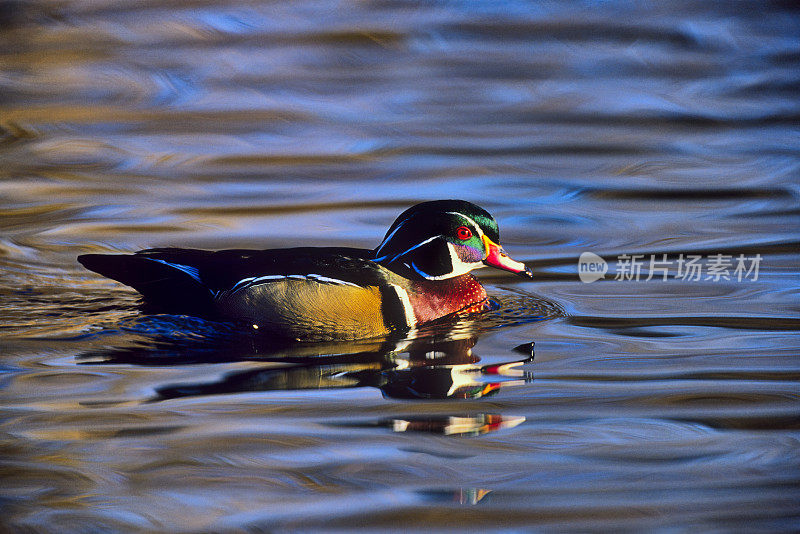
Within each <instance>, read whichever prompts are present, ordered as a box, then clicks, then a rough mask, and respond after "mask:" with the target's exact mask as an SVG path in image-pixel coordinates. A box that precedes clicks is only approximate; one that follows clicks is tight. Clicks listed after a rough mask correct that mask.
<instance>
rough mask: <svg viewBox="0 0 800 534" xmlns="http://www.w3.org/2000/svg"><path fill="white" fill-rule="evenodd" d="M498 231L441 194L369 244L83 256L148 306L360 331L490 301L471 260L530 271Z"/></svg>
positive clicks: (256, 323)
mask: <svg viewBox="0 0 800 534" xmlns="http://www.w3.org/2000/svg"><path fill="white" fill-rule="evenodd" d="M499 241H500V233H499V229H498V225H497V222H496V221H495V219H494V218H493V217H492V216H491V215H490V214H489V213H488V212H487V211H486V210H484V209H483V208H481V207H479V206H477V205H475V204H473V203H471V202H468V201H465V200H434V201H428V202H423V203H420V204H416V205H414V206H412V207H410V208H408V209H406V210H405V211H404V212H402V213H401V214H400V215H399V216H398V217H397V219H396V220H395V221H394V222H393V223H392V225H391V226H390V227H389V229H388V230H387V232H386V235H385V236H384V238H383V240H382V241H381V242H380V243H379V244H378V246H377V247H376V248H374V249H372V250H369V249H359V248H348V247H294V248H281V249H266V250H250V249H226V250H218V251H210V250H200V249H189V248H150V249H145V250H140V251H138V252H135V253H133V254H84V255H81V256H78V262H80V263H81V264H82V265H83V266H84V267H86V268H87V269H89V270H91V271H94V272H96V273H98V274H101V275H103V276H105V277H107V278H111V279H113V280H116V281H118V282H121V283H122V284H125V285H128V286H130V287H132V288H134V289H135V290H137V291H138V292H139V293H140V294H141V295H142V297H143V302H144V303H145V305H147V306H150V307H151V309H153V307H155V308H156V309H158V310H159V311H162V312H167V313H182V314H187V315H192V316H199V317H206V316H211V317H213V318H215V319H221V320H226V321H231V322H237V323H242V324H244V325H246V326H247V327H248V328H252V329H253V330H258V331H259V332H264V333H269V334H271V335H273V336H276V337H278V338H283V339H289V340H297V341H306V340H310V341H314V340H353V339H367V338H373V337H382V336H387V335H390V334H393V333H407V332H408V331H409V330H412V329H415V328H417V327H418V326H419V325H422V324H425V323H430V322H433V321H437V320H439V319H442V318H445V317H450V316H460V315H464V314H471V313H478V312H481V311H485V310H486V309H489V308H490V300H489V297H488V295H487V293H486V290H485V288H484V287H483V286H482V285H481V283H480V282H479V281H478V280H477V279H476V278H475V276H474V275H473V274H471V273H472V271H474V270H475V269H479V268H481V267H486V266H489V267H494V268H497V269H501V270H504V271H508V272H511V273H514V274H516V275H518V276H522V277H524V278H527V279H531V278H533V273H532V271H531V269H530V268H528V267H527V266H526V265H525V264H524V263H522V262H518V261H516V260H513V259H512V258H511V257H510V256H509V255H508V254H507V253H506V252H505V250H504V249H503V247H502V246H500V245H499V244H498V243H499Z"/></svg>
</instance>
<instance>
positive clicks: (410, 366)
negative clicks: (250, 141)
mask: <svg viewBox="0 0 800 534" xmlns="http://www.w3.org/2000/svg"><path fill="white" fill-rule="evenodd" d="M215 326H219V325H218V324H215ZM423 334H425V333H423ZM427 334H428V335H420V332H418V333H417V336H418V337H415V338H411V339H408V338H402V339H379V340H372V341H370V340H367V341H355V342H353V341H349V342H338V343H298V344H286V343H284V342H277V341H276V340H274V339H271V338H265V337H259V336H257V335H254V334H249V335H248V334H245V333H243V332H237V331H236V330H235V328H234V327H229V329H228V330H224V329H221V330H220V331H219V332H218V334H217V335H215V336H211V335H205V336H196V337H189V338H175V337H174V336H173V337H170V336H161V337H160V338H157V339H156V340H155V341H153V343H152V344H151V345H150V346H134V347H125V348H118V349H111V350H106V351H103V352H92V353H85V354H83V355H81V356H79V360H80V361H81V362H83V363H115V364H133V365H147V366H152V365H171V364H188V363H224V362H235V361H256V362H260V363H259V364H257V365H258V366H257V367H255V368H252V369H247V370H245V371H236V372H232V373H228V374H225V375H224V376H222V377H221V378H220V379H218V380H215V381H211V382H202V383H185V384H171V385H165V386H163V387H159V388H158V389H157V397H156V398H154V399H151V400H154V401H155V400H166V399H174V398H181V397H194V396H201V395H220V394H231V393H242V392H252V391H278V390H309V389H334V388H357V387H374V388H377V389H379V390H380V391H381V393H382V394H383V395H384V396H385V397H387V398H394V399H477V398H481V397H485V396H488V395H493V394H495V393H497V391H499V390H500V389H501V388H502V387H506V386H511V385H519V384H524V383H526V382H528V381H530V380H532V375H531V373H530V372H529V371H527V370H524V369H522V366H523V365H524V364H526V363H530V362H532V361H533V351H532V350H531V349H530V348H529V347H531V346H532V344H531V345H526V346H525V347H528V348H524V349H521V350H523V351H527V353H528V354H527V356H526V357H525V358H524V359H520V360H514V361H509V362H504V363H499V364H498V363H493V364H486V365H481V364H480V358H479V357H478V356H477V355H476V354H475V353H474V352H473V351H472V348H473V347H474V346H475V343H476V342H477V340H478V337H479V332H478V331H477V327H476V326H475V325H474V324H473V323H470V322H468V321H464V320H461V321H458V322H456V323H453V324H449V325H437V328H434V329H433V331H432V332H431V331H429V332H427ZM485 423H486V424H487V425H490V426H491V425H492V424H493V423H491V422H485ZM450 424H451V423H449V422H446V423H437V426H442V425H443V426H445V427H446V426H448V425H450ZM474 424H477V422H476V423H474ZM415 426H416V425H415V424H414V423H413V422H411V421H408V422H407V424H406V427H407V428H412V429H413V428H415ZM482 426H483V423H481V424H479V425H478V427H477V428H481V427H482ZM445 433H447V432H445Z"/></svg>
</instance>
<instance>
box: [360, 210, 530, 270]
mask: <svg viewBox="0 0 800 534" xmlns="http://www.w3.org/2000/svg"><path fill="white" fill-rule="evenodd" d="M499 240H500V231H499V230H498V228H497V222H495V220H494V218H493V217H492V216H491V215H489V213H488V212H487V211H486V210H484V209H483V208H480V207H478V206H476V205H475V204H472V203H470V202H466V201H464V200H435V201H433V202H423V203H422V204H417V205H416V206H413V207H411V208H409V209H407V210H406V211H404V212H403V213H401V214H400V216H399V217H398V218H397V220H395V222H394V223H393V224H392V226H391V227H389V230H388V231H387V232H386V236H385V237H384V238H383V241H381V244H380V245H378V247H377V248H376V249H375V250H374V251H373V254H374V261H375V262H376V263H379V264H381V265H383V266H384V267H386V268H387V269H389V270H391V271H394V272H396V273H398V274H400V275H402V276H405V277H406V278H412V279H413V278H415V279H419V278H424V279H427V280H444V279H446V278H452V277H455V276H460V275H463V274H466V273H468V272H470V271H472V270H473V269H478V268H480V267H484V266H486V265H489V266H492V267H496V268H498V269H503V270H505V271H510V272H512V273H516V274H518V275H520V276H524V277H526V278H533V273H532V272H531V270H530V269H528V268H527V267H526V266H525V264H524V263H520V262H518V261H514V260H512V259H511V258H510V257H509V256H508V254H506V253H505V251H504V250H503V247H501V246H500V245H499V244H498V242H499Z"/></svg>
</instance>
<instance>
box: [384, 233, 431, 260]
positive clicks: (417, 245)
mask: <svg viewBox="0 0 800 534" xmlns="http://www.w3.org/2000/svg"><path fill="white" fill-rule="evenodd" d="M440 237H442V236H440V235H435V236H433V237H429V238H428V239H426V240H425V241H422V242H421V243H417V244H416V245H414V246H413V247H411V248H410V249H408V250H405V251H403V252H401V253H400V254H397V255H395V256H394V257H393V258H392V259H391V260H389V263H392V262H395V261H397V259H398V258H401V257H403V256H405V255H406V254H408V253H409V252H411V251H412V250H414V249H416V248H419V247H421V246H422V245H426V244H428V243H430V242H431V241H433V240H434V239H438V238H440ZM387 257H388V256H383V257H381V258H375V260H373V261H376V262H377V261H384V260H385V259H386V258H387Z"/></svg>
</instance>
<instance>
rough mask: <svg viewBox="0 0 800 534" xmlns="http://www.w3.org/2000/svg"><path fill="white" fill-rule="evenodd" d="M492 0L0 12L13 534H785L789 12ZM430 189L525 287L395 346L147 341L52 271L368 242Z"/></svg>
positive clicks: (796, 459)
mask: <svg viewBox="0 0 800 534" xmlns="http://www.w3.org/2000/svg"><path fill="white" fill-rule="evenodd" d="M500 6H501V4H500V3H491V2H486V3H483V2H467V1H464V2H457V1H454V2H424V3H410V2H409V3H406V2H393V1H367V2H357V3H338V2H314V1H300V2H291V3H288V2H286V3H284V2H250V1H241V2H236V1H233V2H225V1H215V0H202V1H189V2H180V3H167V2H163V3H162V2H159V1H157V0H155V1H149V0H148V1H141V2H127V1H126V2H122V1H115V0H105V1H102V0H101V1H97V2H79V1H64V2H45V1H36V2H9V1H6V2H2V3H0V25H2V30H0V128H1V130H0V162H1V163H0V198H1V199H2V200H0V214H1V215H0V305H1V306H2V312H1V313H2V316H0V336H2V337H1V338H0V344H1V345H0V349H1V351H2V359H1V360H0V365H2V374H1V375H0V380H1V382H0V384H2V389H1V390H0V395H1V396H2V397H1V401H0V402H2V408H1V409H2V419H0V432H1V433H2V445H0V447H2V454H1V455H0V461H2V467H0V473H2V483H0V487H2V490H0V497H1V499H2V500H0V508H1V510H2V520H1V521H2V522H3V524H4V526H5V529H7V530H9V531H31V532H47V531H52V532H90V531H97V532H99V531H125V532H131V531H170V532H208V531H214V532H228V531H231V532H233V531H251V530H252V531H275V530H277V531H292V530H298V531H302V530H308V529H323V528H324V529H328V530H341V529H345V530H349V529H358V528H365V529H369V530H403V529H433V530H448V529H458V530H465V529H468V530H488V529H490V528H491V529H497V528H504V529H510V530H515V529H532V530H545V531H549V530H554V531H562V530H581V531H587V530H588V531H591V530H603V531H611V530H614V531H620V530H622V531H626V530H627V531H653V530H662V531H670V532H674V531H677V532H684V531H690V530H691V531H696V530H712V531H788V530H797V529H798V528H800V490H799V489H798V488H800V440H799V438H800V385H799V382H800V359H799V357H798V352H799V350H798V349H800V337H799V336H798V329H800V314H799V313H798V312H799V311H800V306H799V305H798V302H799V301H798V282H800V276H798V270H800V269H798V264H799V263H798V260H799V259H800V254H798V251H799V250H800V232H798V230H800V224H798V219H799V218H800V217H799V215H800V210H798V198H799V197H800V189H799V188H798V177H799V176H800V157H798V154H799V152H798V151H799V150H800V13H799V12H798V11H795V10H794V9H793V3H792V2H777V1H776V2H721V3H715V2H686V3H684V2H680V1H668V2H659V3H653V4H651V5H649V7H648V8H646V9H645V8H643V7H642V4H641V3H638V2H629V3H628V2H602V3H594V2H587V3H553V2H544V3H540V2H536V3H526V2H508V3H502V7H500ZM438 198H464V199H467V200H470V201H473V202H476V203H478V204H480V205H481V206H483V207H484V208H486V209H487V210H489V211H490V212H491V213H492V214H493V215H495V217H496V218H497V219H498V220H499V222H500V227H501V237H502V241H503V243H504V244H505V247H506V249H507V250H508V251H509V253H510V254H511V255H512V256H514V257H516V258H517V259H520V260H524V261H526V262H528V263H529V265H531V266H532V267H533V268H534V271H535V273H536V279H535V280H534V281H532V282H525V281H521V280H519V279H516V278H512V277H509V276H506V275H505V274H503V273H498V272H489V271H488V270H487V271H484V272H481V273H480V276H481V278H482V280H483V281H484V282H485V285H486V286H487V288H488V290H489V292H490V294H491V295H492V296H493V297H494V298H495V299H496V300H497V301H498V302H499V304H500V308H499V309H497V310H495V311H492V312H489V313H487V314H486V315H485V316H483V317H481V318H477V319H473V320H471V321H462V322H461V323H458V324H450V325H446V326H440V327H437V328H433V329H429V330H428V331H426V332H422V333H421V334H420V335H419V336H418V339H416V340H413V341H410V342H408V341H405V340H391V341H385V342H363V343H351V344H346V345H341V344H340V345H330V344H327V345H323V344H321V345H304V346H294V347H286V346H280V345H277V344H274V343H271V342H270V340H264V339H253V338H251V337H248V336H245V335H242V334H241V333H240V332H236V331H235V330H233V329H232V328H230V327H229V326H227V325H224V324H214V323H211V322H208V321H203V320H199V319H195V318H190V317H176V316H153V315H147V314H142V313H141V312H140V310H139V308H138V304H137V297H136V295H135V293H133V292H132V291H130V290H128V289H127V288H125V287H123V286H120V285H118V284H115V283H113V282H111V281H108V280H105V279H102V278H101V277H99V276H97V275H95V274H93V273H90V272H87V271H85V270H83V269H82V268H81V267H80V266H79V265H78V264H77V262H76V261H75V257H76V256H77V255H78V254H81V253H87V252H109V251H133V250H136V249H139V248H145V247H153V246H164V245H180V246H194V247H203V248H232V247H251V248H268V247H282V246H294V245H347V246H359V247H369V248H371V247H373V246H375V244H377V242H378V240H379V239H380V238H381V237H382V236H383V233H384V231H385V229H386V228H387V227H388V225H389V224H390V223H391V222H392V220H393V219H394V217H395V216H396V215H397V214H398V213H399V212H400V211H402V210H403V209H405V208H406V207H408V206H409V205H410V204H412V203H414V202H417V201H422V200H430V199H438ZM583 252H593V253H595V254H597V255H599V256H601V257H602V258H604V259H605V260H606V261H608V262H609V264H608V265H609V267H608V269H609V270H608V273H607V274H606V276H605V278H604V279H602V280H600V281H597V282H594V283H583V282H581V281H580V279H579V276H578V258H579V256H580V255H581V254H582V253H583ZM637 254H638V255H641V256H642V258H641V260H642V261H643V263H644V265H643V268H642V271H641V272H640V273H639V275H640V276H639V277H638V278H639V279H638V280H637V279H636V277H635V276H633V274H634V272H633V271H628V270H627V267H626V265H627V266H630V263H626V258H625V257H622V258H620V256H622V255H637ZM663 254H667V255H668V256H667V257H666V258H665V257H664V256H663ZM681 255H683V256H681ZM718 255H723V256H718ZM757 255H760V256H757ZM690 256H700V259H699V260H698V261H697V262H695V265H700V266H701V268H702V269H703V270H702V272H701V275H700V276H698V277H694V276H686V274H687V270H686V268H685V264H680V263H679V259H683V260H684V261H688V260H689V259H690ZM715 257H716V260H715V259H714V258H715ZM757 257H758V258H760V261H758V262H756V261H755V258H757ZM651 258H652V259H653V260H654V261H655V260H666V263H665V264H666V265H667V267H668V269H667V270H666V271H664V270H663V269H661V270H659V269H658V266H659V265H660V264H658V263H654V265H653V266H654V267H656V269H654V270H653V271H652V273H653V274H654V276H653V277H652V279H650V280H646V278H648V276H649V273H650V272H651V271H650V268H649V267H650V264H649V261H650V260H651ZM738 258H741V259H742V261H743V262H744V267H745V268H750V269H751V270H750V272H749V273H747V271H746V270H745V271H739V272H738V273H737V272H736V266H737V265H738V263H737V262H738ZM726 262H728V263H727V264H726ZM715 263H716V265H717V266H716V267H714V264H715ZM754 263H757V266H758V269H759V270H758V273H757V274H756V273H755V271H754V270H753V267H754V265H753V264H754ZM661 265H662V266H663V264H661ZM679 266H680V268H681V270H680V272H679V270H678V268H679ZM715 269H716V271H715ZM715 272H716V273H717V275H715V274H714V273H715ZM626 273H627V274H629V275H630V276H625V274H626ZM617 275H619V276H617ZM723 275H725V276H723ZM665 276H666V279H664V278H665ZM726 277H727V279H726ZM615 278H620V279H615ZM625 278H628V279H625ZM531 342H534V343H535V349H534V352H535V356H534V358H533V359H531V346H530V343H531ZM0 530H2V529H0Z"/></svg>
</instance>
